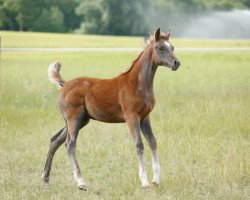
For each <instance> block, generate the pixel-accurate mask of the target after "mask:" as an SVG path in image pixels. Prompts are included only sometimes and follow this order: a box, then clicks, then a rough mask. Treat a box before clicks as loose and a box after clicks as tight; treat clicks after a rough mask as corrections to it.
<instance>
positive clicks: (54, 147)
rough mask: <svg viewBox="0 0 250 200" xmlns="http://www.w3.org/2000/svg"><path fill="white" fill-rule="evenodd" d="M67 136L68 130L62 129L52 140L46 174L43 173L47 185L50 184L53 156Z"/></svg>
mask: <svg viewBox="0 0 250 200" xmlns="http://www.w3.org/2000/svg"><path fill="white" fill-rule="evenodd" d="M66 136H67V128H62V129H61V130H60V131H59V132H58V133H57V134H56V135H54V136H53V137H52V138H51V139H50V145H49V150H48V154H47V159H46V162H45V166H44V172H43V182H45V183H49V175H50V170H51V165H52V160H53V156H54V154H55V152H56V150H57V149H58V148H59V147H60V146H61V144H62V143H64V141H65V140H66Z"/></svg>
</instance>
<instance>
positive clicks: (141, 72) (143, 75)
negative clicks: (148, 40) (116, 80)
mask: <svg viewBox="0 0 250 200" xmlns="http://www.w3.org/2000/svg"><path fill="white" fill-rule="evenodd" d="M152 53H153V51H152V44H151V45H149V46H148V47H147V48H146V49H145V50H144V52H143V53H141V55H140V56H139V58H138V59H137V60H136V62H135V63H134V66H133V68H132V70H131V71H130V73H129V75H130V77H131V78H132V79H134V80H135V82H136V83H137V84H138V85H137V86H138V89H141V90H145V91H147V90H150V91H153V81H154V75H155V72H156V69H157V66H156V65H155V64H154V62H153V60H152Z"/></svg>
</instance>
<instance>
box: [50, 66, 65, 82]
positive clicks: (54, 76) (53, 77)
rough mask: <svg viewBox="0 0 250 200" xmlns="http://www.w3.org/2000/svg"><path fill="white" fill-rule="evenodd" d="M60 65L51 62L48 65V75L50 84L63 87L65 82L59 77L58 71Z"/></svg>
mask: <svg viewBox="0 0 250 200" xmlns="http://www.w3.org/2000/svg"><path fill="white" fill-rule="evenodd" d="M61 66H62V64H61V63H60V62H53V63H51V64H50V65H49V68H48V75H49V80H50V81H51V82H52V83H55V84H59V85H60V86H63V85H64V83H65V81H64V80H63V79H62V77H61V75H60V69H61Z"/></svg>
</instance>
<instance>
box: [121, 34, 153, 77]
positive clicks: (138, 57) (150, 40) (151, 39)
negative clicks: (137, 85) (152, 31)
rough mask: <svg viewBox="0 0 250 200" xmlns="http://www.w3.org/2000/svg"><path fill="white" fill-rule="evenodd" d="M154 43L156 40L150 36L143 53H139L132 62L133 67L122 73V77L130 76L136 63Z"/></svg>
mask: <svg viewBox="0 0 250 200" xmlns="http://www.w3.org/2000/svg"><path fill="white" fill-rule="evenodd" d="M153 41H154V38H153V37H152V36H151V35H150V37H149V39H147V40H146V41H145V43H144V49H143V51H141V53H139V55H138V56H137V57H136V58H135V59H134V60H133V61H132V63H131V66H130V67H129V68H128V69H127V70H126V71H125V72H122V73H121V74H120V75H121V76H122V75H125V74H128V73H129V72H130V71H131V70H132V69H133V67H134V65H135V63H136V62H137V61H138V60H139V59H140V57H141V56H142V54H143V53H144V51H145V50H146V49H147V48H148V47H149V45H150V44H151V43H152V42H153Z"/></svg>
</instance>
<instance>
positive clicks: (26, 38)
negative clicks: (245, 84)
mask: <svg viewBox="0 0 250 200" xmlns="http://www.w3.org/2000/svg"><path fill="white" fill-rule="evenodd" d="M173 35H174V33H173ZM0 36H1V38H2V47H85V48H88V47H128V48H129V47H133V48H140V47H141V46H142V44H143V40H144V39H143V37H126V36H105V37H103V36H99V35H76V34H74V35H73V34H59V33H54V34H51V33H32V32H28V33H27V32H11V31H0ZM172 42H173V43H174V44H175V45H176V47H179V48H180V47H250V40H211V39H210V40H200V39H172Z"/></svg>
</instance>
